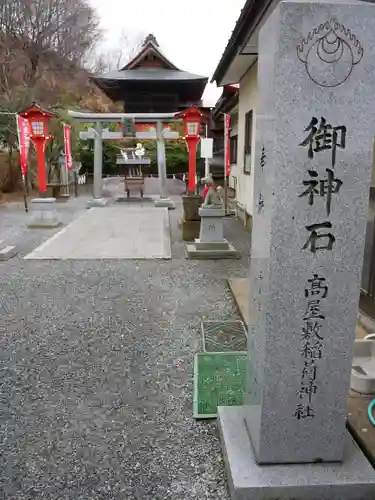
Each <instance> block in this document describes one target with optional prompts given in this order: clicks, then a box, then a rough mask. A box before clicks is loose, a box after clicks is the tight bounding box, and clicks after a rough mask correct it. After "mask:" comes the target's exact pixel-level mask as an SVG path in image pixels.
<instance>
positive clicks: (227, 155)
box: [224, 114, 230, 177]
mask: <svg viewBox="0 0 375 500" xmlns="http://www.w3.org/2000/svg"><path fill="white" fill-rule="evenodd" d="M224 125H225V127H224V134H225V135H224V141H225V142H224V144H225V175H226V176H227V177H228V176H229V174H230V115H227V114H225V115H224Z"/></svg>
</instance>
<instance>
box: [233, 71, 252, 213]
mask: <svg viewBox="0 0 375 500" xmlns="http://www.w3.org/2000/svg"><path fill="white" fill-rule="evenodd" d="M257 98H258V89H257V63H255V64H254V65H253V66H252V67H251V68H250V70H249V71H248V72H247V73H246V75H245V76H244V77H243V78H242V80H241V81H240V95H239V104H238V150H237V166H236V168H235V169H233V176H236V178H237V182H236V184H237V185H236V198H237V204H238V206H239V208H241V209H244V210H245V211H246V212H247V213H248V214H249V215H252V214H253V192H254V157H255V130H256V108H257ZM251 110H252V111H253V129H252V130H253V137H252V148H251V151H252V155H251V173H250V175H249V174H245V173H244V147H245V115H246V113H247V112H248V111H251Z"/></svg>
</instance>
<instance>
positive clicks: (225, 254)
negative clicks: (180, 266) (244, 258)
mask: <svg viewBox="0 0 375 500" xmlns="http://www.w3.org/2000/svg"><path fill="white" fill-rule="evenodd" d="M206 245H210V248H209V249H206V250H202V249H198V248H197V246H196V244H195V243H194V244H192V245H186V257H187V258H188V259H202V260H211V259H238V258H240V255H239V253H238V252H237V250H236V249H235V248H234V246H233V245H231V244H230V243H228V246H227V248H226V249H223V248H220V245H222V243H219V244H218V245H219V248H217V247H216V244H215V243H206Z"/></svg>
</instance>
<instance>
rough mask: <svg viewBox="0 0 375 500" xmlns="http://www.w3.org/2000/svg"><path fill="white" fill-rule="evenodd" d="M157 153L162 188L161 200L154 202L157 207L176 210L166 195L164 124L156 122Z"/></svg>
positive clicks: (157, 199)
mask: <svg viewBox="0 0 375 500" xmlns="http://www.w3.org/2000/svg"><path fill="white" fill-rule="evenodd" d="M156 151H157V162H158V174H159V186H160V198H156V199H155V201H154V205H155V207H166V208H170V209H173V208H176V206H175V204H174V202H173V201H172V200H171V199H170V198H168V197H167V194H166V183H167V164H166V163H167V162H166V154H165V140H164V133H163V122H162V121H160V120H159V121H157V122H156Z"/></svg>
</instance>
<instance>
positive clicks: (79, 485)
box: [0, 197, 250, 500]
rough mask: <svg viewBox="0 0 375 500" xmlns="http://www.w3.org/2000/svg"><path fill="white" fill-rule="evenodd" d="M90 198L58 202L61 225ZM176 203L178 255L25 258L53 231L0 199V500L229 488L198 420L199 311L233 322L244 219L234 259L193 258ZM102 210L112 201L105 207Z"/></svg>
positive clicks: (215, 445) (230, 223)
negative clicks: (8, 248) (13, 253)
mask: <svg viewBox="0 0 375 500" xmlns="http://www.w3.org/2000/svg"><path fill="white" fill-rule="evenodd" d="M86 201H87V200H86V199H85V198H84V197H80V198H78V199H72V200H70V201H69V202H68V203H67V204H65V205H63V204H62V205H59V207H58V208H59V210H60V212H61V214H62V216H63V221H64V223H65V224H66V223H68V222H70V221H72V220H73V219H75V218H76V217H77V216H79V215H81V214H83V213H84V212H85V208H84V207H85V203H86ZM175 201H176V203H177V209H176V210H175V211H171V212H170V213H169V216H170V225H171V235H172V260H170V261H160V260H152V261H151V260H149V261H146V260H143V261H140V260H134V261H132V260H60V261H47V260H24V259H23V257H24V256H25V255H26V254H27V253H29V252H31V251H32V250H34V249H35V248H36V247H37V246H39V245H40V244H41V243H42V242H43V241H46V240H47V239H48V238H49V237H51V235H53V234H55V233H56V232H58V231H59V229H57V230H49V229H48V230H45V229H44V230H39V229H37V230H35V229H34V230H31V229H26V228H25V224H24V223H25V215H24V214H23V213H22V206H21V205H20V206H19V207H18V208H17V207H14V206H13V207H12V206H10V208H3V207H0V239H2V240H4V243H5V244H16V245H17V246H18V248H19V251H20V254H19V255H18V256H17V257H15V258H13V259H11V260H9V261H7V262H0V370H1V376H0V380H1V389H0V393H1V398H0V449H1V455H0V491H1V495H0V498H2V499H6V500H31V499H37V500H41V499H48V500H73V499H74V500H104V499H113V500H128V499H129V500H131V499H132V500H133V499H134V500H136V499H137V500H168V499H173V500H193V499H194V500H203V499H212V500H214V499H215V500H217V499H219V498H220V499H222V500H226V499H228V498H229V496H228V493H227V488H226V482H225V477H224V468H223V463H222V458H221V451H220V443H219V439H218V432H217V426H216V422H215V421H201V422H197V421H195V420H194V419H193V417H192V366H193V355H194V353H196V352H198V351H199V350H200V349H201V335H200V320H201V319H202V318H206V319H208V320H216V319H237V318H238V316H237V314H236V309H235V306H234V303H233V301H232V299H231V297H230V293H229V291H228V288H227V286H226V279H227V278H228V277H229V276H232V277H233V276H239V277H243V276H244V275H246V272H247V268H248V256H249V247H250V238H249V235H248V233H247V232H246V231H245V230H244V229H243V227H242V225H241V224H240V223H239V222H237V221H235V220H227V221H225V225H226V227H225V234H226V237H227V238H228V239H229V241H231V242H232V243H234V245H235V246H236V248H237V249H238V250H239V251H241V252H242V255H243V258H242V259H241V260H235V261H225V262H224V261H205V262H201V261H187V260H185V254H184V245H183V242H182V241H181V236H180V230H179V229H178V222H179V220H180V218H181V204H180V199H179V198H177V197H176V199H175ZM102 210H106V208H104V209H102Z"/></svg>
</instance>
